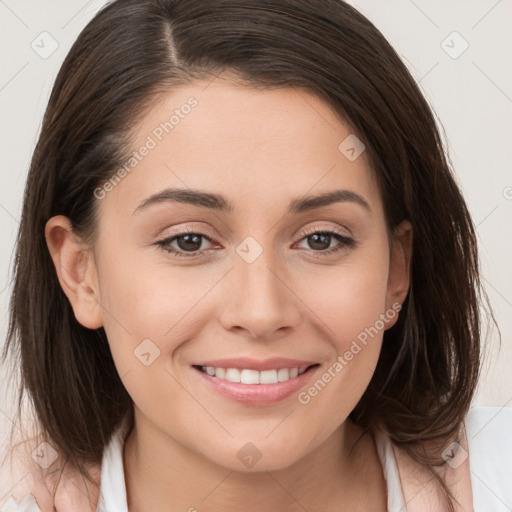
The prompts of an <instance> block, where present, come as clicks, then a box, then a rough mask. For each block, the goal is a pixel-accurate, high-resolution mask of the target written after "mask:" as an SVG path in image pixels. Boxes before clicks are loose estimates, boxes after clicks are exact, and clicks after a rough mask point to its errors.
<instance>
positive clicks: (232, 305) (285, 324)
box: [220, 250, 301, 340]
mask: <svg viewBox="0 0 512 512" xmlns="http://www.w3.org/2000/svg"><path fill="white" fill-rule="evenodd" d="M224 286H225V290H224V291H225V294H226V300H224V301H223V303H222V311H221V314H220V321H221V324H222V325H223V327H224V328H225V329H226V330H229V331H238V332H239V333H245V334H246V335H247V337H252V338H254V339H257V340H271V339H272V338H276V337H280V336H282V335H283V334H285V333H287V332H289V331H290V330H292V329H293V328H294V327H296V326H297V325H298V324H299V322H300V318H301V315H300V311H299V304H300V300H299V299H298V297H297V296H296V295H295V294H294V292H293V283H291V282H290V276H289V275H288V274H287V273H286V272H284V270H283V268H282V266H277V265H276V262H275V259H274V258H273V257H272V255H271V254H270V250H265V251H263V253H262V254H261V255H260V256H259V257H258V258H257V259H256V260H255V261H253V262H252V263H247V262H246V261H244V260H243V259H242V258H239V257H238V256H235V261H234V267H233V269H232V271H231V272H230V273H229V275H228V276H227V280H226V282H225V283H224Z"/></svg>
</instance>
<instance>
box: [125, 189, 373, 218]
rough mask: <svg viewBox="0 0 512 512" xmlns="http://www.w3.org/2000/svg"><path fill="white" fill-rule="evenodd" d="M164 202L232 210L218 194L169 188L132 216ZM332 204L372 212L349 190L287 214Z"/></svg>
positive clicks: (297, 202)
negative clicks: (345, 205) (361, 208)
mask: <svg viewBox="0 0 512 512" xmlns="http://www.w3.org/2000/svg"><path fill="white" fill-rule="evenodd" d="M165 202H177V203H184V204H191V205H194V206H200V207H204V208H211V209H213V210H218V211H223V212H228V213H229V212H232V211H233V210H234V206H233V205H232V204H231V203H230V202H229V201H228V200H227V199H226V198H224V197H223V196H221V195H219V194H212V193H210V192H203V191H201V190H194V189H179V188H169V189H165V190H162V191H161V192H158V193H156V194H153V195H151V196H149V197H148V198H146V199H144V200H143V201H142V202H141V203H140V204H139V206H137V208H136V209H135V210H134V211H133V214H135V213H136V212H138V211H140V210H144V209H146V208H148V207H149V206H151V205H154V204H159V203H165ZM334 203H355V204H358V205H359V206H362V207H363V208H364V209H365V210H367V211H368V212H371V211H372V209H371V208H370V205H369V204H368V202H367V201H366V199H364V198H363V197H362V196H360V195H359V194H357V193H356V192H353V191H351V190H345V189H339V190H333V191H329V192H324V193H322V194H317V195H314V196H309V197H305V198H298V199H294V200H293V201H291V202H290V204H289V205H288V212H289V213H302V212H306V211H310V210H313V209H315V208H320V207H322V206H328V205H330V204H334Z"/></svg>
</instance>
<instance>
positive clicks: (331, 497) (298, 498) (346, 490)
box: [124, 413, 386, 512]
mask: <svg viewBox="0 0 512 512" xmlns="http://www.w3.org/2000/svg"><path fill="white" fill-rule="evenodd" d="M141 416H142V415H140V414H137V413H136V415H135V422H134V427H133V429H132V431H131V432H130V434H129V435H128V437H127V439H126V442H125V449H124V468H125V480H126V488H127V498H128V506H129V510H130V512H142V511H143V510H144V511H145V510H158V511H166V512H167V511H169V512H175V511H176V512H178V511H180V512H183V511H188V512H204V511H207V510H223V511H225V512H234V511H239V510H245V511H246V512H259V511H261V510H280V511H281V512H292V511H293V512H297V511H303V510H317V509H322V510H324V511H326V512H330V511H333V512H334V511H336V512H340V511H341V510H355V509H358V507H361V503H362V501H364V500H365V499H368V500H369V501H368V505H369V504H370V503H371V504H372V506H373V508H371V510H386V506H385V493H386V491H385V483H384V480H383V475H382V469H381V466H380V462H379V460H378V456H377V454H376V450H375V445H374V443H373V440H372V438H371V436H370V435H369V434H366V435H364V436H363V437H361V433H362V431H361V429H360V428H359V427H356V426H355V425H354V424H353V423H352V422H351V421H350V420H347V421H346V422H344V423H343V424H342V425H341V426H340V427H338V429H337V430H335V431H334V433H333V434H332V435H331V436H330V437H329V438H328V439H327V440H326V441H325V442H324V443H322V444H321V445H320V446H318V447H316V448H315V449H314V450H312V451H310V452H309V453H307V454H306V455H305V456H304V457H302V458H300V459H299V460H298V461H296V462H295V463H293V464H292V465H290V466H289V467H287V468H285V469H278V470H263V471H259V472H239V471H235V470H232V469H230V468H226V467H222V466H219V465H217V464H215V462H213V461H211V460H210V459H208V458H206V457H205V456H204V455H202V454H199V453H197V452H194V451H191V450H189V449H188V448H186V447H184V446H182V445H181V444H179V443H178V442H176V440H174V439H172V438H170V437H169V436H168V435H166V434H165V433H164V432H162V431H161V430H159V429H157V428H156V427H154V426H153V425H151V424H149V423H148V422H147V420H145V419H143V418H142V417H141ZM356 441H357V442H356ZM368 489H371V490H372V492H371V493H369V492H368ZM362 497H366V498H362ZM376 506H377V507H376Z"/></svg>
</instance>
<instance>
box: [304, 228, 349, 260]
mask: <svg viewBox="0 0 512 512" xmlns="http://www.w3.org/2000/svg"><path fill="white" fill-rule="evenodd" d="M301 242H305V243H306V244H307V246H308V247H305V248H306V249H308V248H309V249H311V250H312V251H313V252H316V253H321V254H322V255H324V254H332V253H335V252H338V251H341V250H343V249H347V248H351V247H354V246H355V245H356V244H355V241H354V240H353V239H352V238H349V237H347V236H346V235H344V234H342V233H339V232H337V231H329V230H325V229H323V230H320V229H317V230H309V231H307V232H306V233H305V236H303V238H302V239H301V240H300V242H299V243H301ZM333 244H334V245H333Z"/></svg>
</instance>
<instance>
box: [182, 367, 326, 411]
mask: <svg viewBox="0 0 512 512" xmlns="http://www.w3.org/2000/svg"><path fill="white" fill-rule="evenodd" d="M230 361H231V362H233V360H230ZM281 361H283V360H281ZM288 361H291V360H288ZM210 362H212V363H213V362H214V361H208V363H210ZM215 363H216V364H218V363H219V361H216V362H215ZM265 363H266V362H265ZM301 363H302V366H304V365H305V366H306V368H307V369H306V370H305V371H304V373H302V374H301V375H298V376H297V377H294V378H293V379H290V380H287V381H286V382H277V383H275V384H242V383H241V382H229V381H227V380H224V379H219V378H217V377H213V376H211V375H208V374H207V373H204V372H203V371H201V370H200V369H199V368H197V367H196V365H194V366H193V367H192V369H193V370H194V373H195V374H197V375H198V377H199V378H200V379H202V381H203V382H204V383H205V384H206V385H207V386H209V388H210V389H212V390H213V391H215V392H216V393H218V394H220V395H221V396H223V397H225V398H228V399H230V400H233V401H235V402H238V403H241V404H244V405H249V406H253V407H258V406H259V407H264V406H269V405H274V404H277V403H279V402H281V401H282V400H284V399H286V398H288V397H289V396H291V395H293V394H294V393H297V392H298V391H299V389H300V388H302V387H303V386H305V385H306V383H307V382H308V381H309V380H310V379H311V378H312V377H313V375H314V374H315V373H316V370H317V369H318V368H319V367H320V365H319V364H318V363H312V365H313V366H309V367H308V365H307V364H305V363H304V362H303V361H302V362H301ZM274 364H275V360H274ZM201 366H215V365H214V364H208V365H206V364H202V365H201ZM278 367H280V368H287V366H286V365H285V366H278ZM217 368H236V365H235V366H217ZM242 368H247V369H254V370H256V369H257V368H250V367H248V366H242ZM271 368H276V366H271ZM289 368H297V366H293V365H292V366H290V367H289ZM263 369H270V368H269V367H267V368H263Z"/></svg>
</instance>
